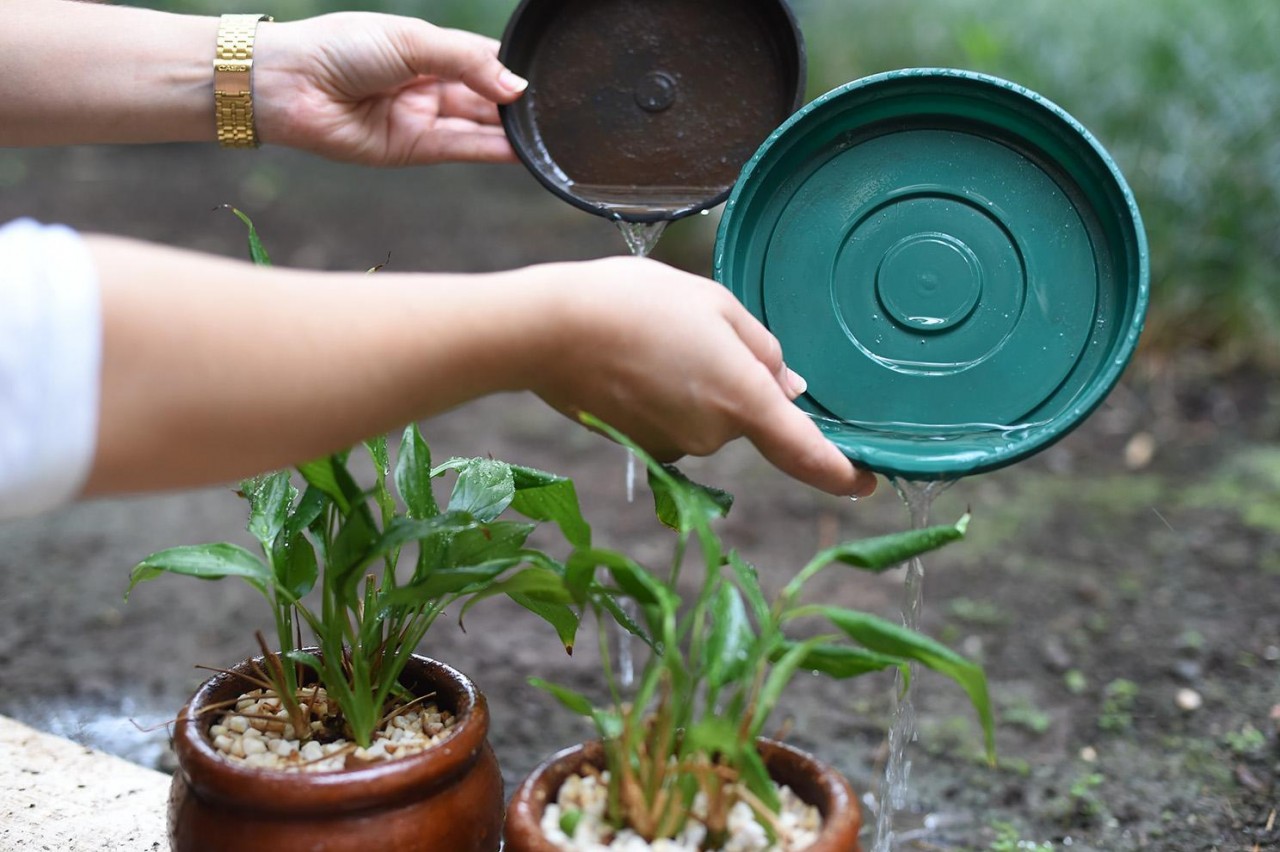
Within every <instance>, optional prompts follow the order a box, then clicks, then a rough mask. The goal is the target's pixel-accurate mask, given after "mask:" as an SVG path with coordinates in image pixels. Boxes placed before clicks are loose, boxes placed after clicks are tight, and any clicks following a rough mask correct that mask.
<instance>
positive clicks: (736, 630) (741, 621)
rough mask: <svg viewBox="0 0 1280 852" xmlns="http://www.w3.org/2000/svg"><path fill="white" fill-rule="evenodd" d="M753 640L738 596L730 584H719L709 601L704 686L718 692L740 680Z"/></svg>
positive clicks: (750, 661) (736, 590)
mask: <svg viewBox="0 0 1280 852" xmlns="http://www.w3.org/2000/svg"><path fill="white" fill-rule="evenodd" d="M755 638H756V637H755V633H754V632H752V630H751V624H750V622H749V621H748V620H747V608H746V605H745V604H743V602H742V595H741V594H740V593H739V592H738V589H737V588H736V587H735V586H734V585H733V584H731V583H726V582H723V581H722V582H721V583H720V584H719V588H717V589H716V592H715V597H714V598H713V599H712V601H711V624H710V627H709V631H708V635H707V644H706V646H705V648H706V659H705V661H704V663H705V666H706V672H707V684H708V685H709V686H711V687H712V688H713V689H718V688H720V687H722V686H724V685H725V684H727V683H733V682H734V681H736V680H738V679H739V678H740V677H742V676H743V673H744V672H746V671H747V669H748V667H749V666H750V665H751V663H752V659H751V656H752V655H751V650H752V646H753V645H754V644H755Z"/></svg>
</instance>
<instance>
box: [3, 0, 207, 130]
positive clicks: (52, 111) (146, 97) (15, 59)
mask: <svg viewBox="0 0 1280 852" xmlns="http://www.w3.org/2000/svg"><path fill="white" fill-rule="evenodd" d="M4 11H5V13H6V14H5V19H4V26H3V27H0V145H4V146H34V145H59V144H77V143H90V142H189V141H211V140H213V139H214V126H213V63H212V60H213V54H214V47H215V42H216V37H217V31H218V19H217V18H213V17H198V16H193V15H172V14H166V13H163V12H155V11H151V10H148V9H134V8H126V7H118V6H106V5H99V4H97V3H88V2H68V1H67V0H7V2H6V3H5V4H4Z"/></svg>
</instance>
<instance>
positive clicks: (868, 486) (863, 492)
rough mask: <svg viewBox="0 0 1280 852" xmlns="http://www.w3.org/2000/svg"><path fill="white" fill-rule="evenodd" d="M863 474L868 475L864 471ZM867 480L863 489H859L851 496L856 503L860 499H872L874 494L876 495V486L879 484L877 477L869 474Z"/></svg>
mask: <svg viewBox="0 0 1280 852" xmlns="http://www.w3.org/2000/svg"><path fill="white" fill-rule="evenodd" d="M862 472H863V473H866V471H862ZM865 480H866V481H865V482H863V484H862V487H861V488H859V489H858V490H857V491H855V492H854V493H852V494H850V495H849V496H850V497H852V498H853V499H854V501H857V500H858V499H860V498H864V497H870V496H871V495H872V494H875V493H876V485H878V484H879V483H878V482H877V481H876V477H875V475H874V474H868V475H867V476H866V477H865Z"/></svg>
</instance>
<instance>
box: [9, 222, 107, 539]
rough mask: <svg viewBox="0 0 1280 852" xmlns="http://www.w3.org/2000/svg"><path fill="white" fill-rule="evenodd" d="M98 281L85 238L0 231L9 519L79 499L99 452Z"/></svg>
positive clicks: (17, 226)
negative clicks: (97, 440)
mask: <svg viewBox="0 0 1280 852" xmlns="http://www.w3.org/2000/svg"><path fill="white" fill-rule="evenodd" d="M101 314H102V310H101V303H100V299H99V293H98V276H97V272H96V271H95V269H94V266H93V261H92V258H91V257H90V255H89V250H88V248H87V247H86V246H85V244H84V241H83V240H81V238H80V236H79V235H78V234H76V233H75V232H74V231H72V230H71V229H69V228H65V227H62V226H44V225H40V224H38V223H36V222H33V221H31V220H30V219H20V220H18V221H16V222H11V223H10V224H8V225H5V226H3V227H0V518H13V517H18V516H22V515H32V514H35V513H37V512H41V511H44V510H46V509H51V508H54V507H56V506H60V505H62V504H64V503H67V502H69V501H71V500H72V499H74V498H75V497H76V495H77V494H79V493H80V490H81V489H82V488H83V486H84V482H85V479H86V478H87V477H88V475H89V469H90V465H91V464H92V463H93V454H94V449H95V446H96V438H97V431H98V395H99V387H100V382H101V364H102V316H101Z"/></svg>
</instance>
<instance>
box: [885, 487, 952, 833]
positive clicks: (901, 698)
mask: <svg viewBox="0 0 1280 852" xmlns="http://www.w3.org/2000/svg"><path fill="white" fill-rule="evenodd" d="M891 481H892V482H893V487H894V490H895V491H897V492H898V496H900V497H901V498H902V502H904V503H906V504H907V511H908V512H909V513H910V514H911V528H912V529H923V528H924V527H926V526H928V525H929V511H930V509H932V508H933V501H934V500H935V499H937V497H938V495H939V494H941V493H942V492H943V491H945V490H946V489H947V487H948V486H950V485H951V482H952V481H951V480H935V481H931V482H919V481H915V480H910V479H897V478H894V479H893V480H891ZM923 606H924V562H923V561H921V559H920V557H918V556H917V557H915V558H913V559H912V560H911V562H910V564H909V565H907V576H906V581H905V583H904V585H903V595H902V624H903V626H905V627H906V628H907V629H909V630H919V629H920V611H921V609H922V608H923ZM909 672H910V676H909V679H906V678H904V677H903V675H902V673H901V672H899V673H898V676H897V678H896V682H895V683H894V695H896V696H897V709H896V711H895V713H894V719H893V726H892V727H891V728H890V729H889V759H888V760H887V761H886V762H885V767H884V777H883V778H882V779H881V781H880V811H879V814H878V816H877V819H876V839H875V845H874V846H873V847H872V852H892V850H893V840H894V833H893V814H894V811H896V810H902V809H903V808H905V807H906V806H907V784H908V782H909V781H910V778H911V761H910V759H908V757H907V747H908V745H909V744H910V743H912V742H914V741H915V739H916V709H915V705H914V704H913V703H912V701H911V689H912V684H914V683H915V682H916V664H915V663H911V664H910V666H909Z"/></svg>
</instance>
